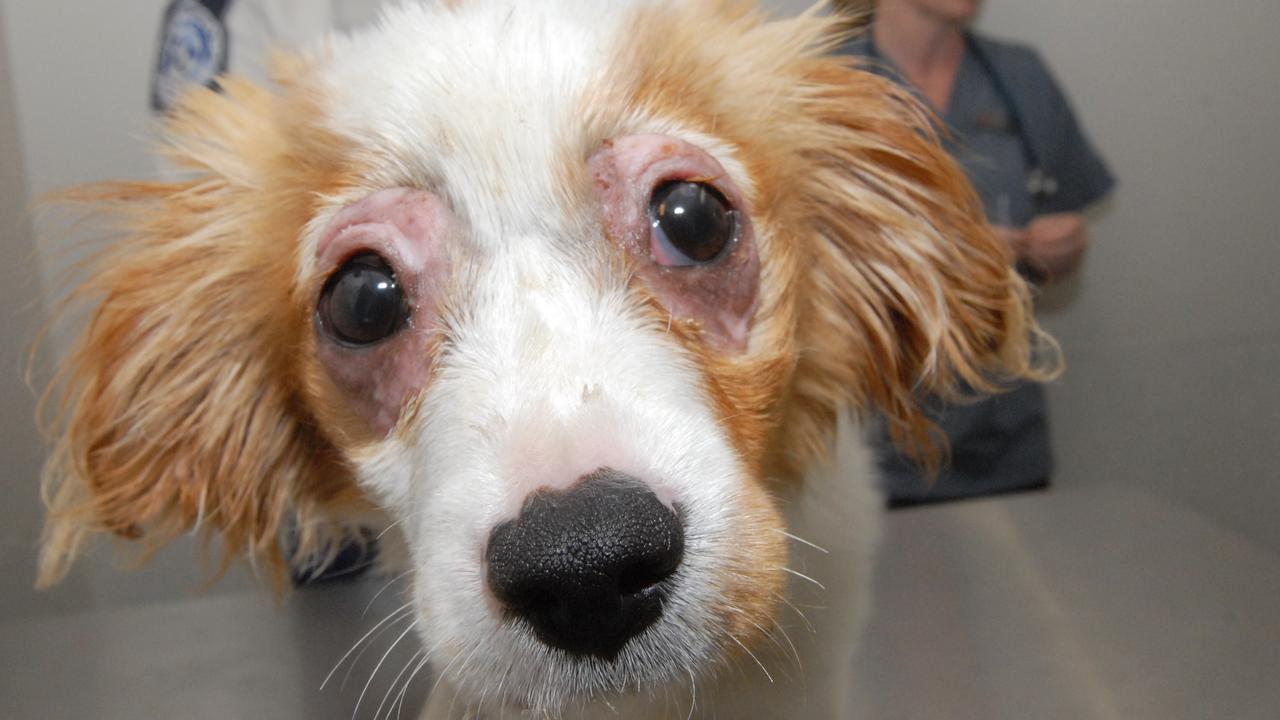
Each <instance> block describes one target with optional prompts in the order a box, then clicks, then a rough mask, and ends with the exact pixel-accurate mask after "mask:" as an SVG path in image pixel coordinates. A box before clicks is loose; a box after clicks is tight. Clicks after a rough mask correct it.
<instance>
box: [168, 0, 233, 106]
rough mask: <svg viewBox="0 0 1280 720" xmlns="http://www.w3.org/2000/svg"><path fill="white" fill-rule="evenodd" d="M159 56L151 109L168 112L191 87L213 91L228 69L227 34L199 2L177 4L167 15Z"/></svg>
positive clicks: (182, 0)
mask: <svg viewBox="0 0 1280 720" xmlns="http://www.w3.org/2000/svg"><path fill="white" fill-rule="evenodd" d="M161 38H162V39H161V41H160V54H159V57H158V58H157V60H156V69H155V75H154V76H153V78H152V83H151V107H152V108H153V109H154V110H156V111H158V112H165V111H167V110H169V109H170V108H171V107H173V103H174V101H175V100H177V98H178V96H179V95H180V94H181V93H182V91H183V90H186V89H187V88H188V87H190V86H192V85H204V86H210V87H212V86H213V84H214V79H215V78H217V76H218V74H219V73H222V72H224V71H225V70H226V69H227V30H226V28H225V27H223V24H222V20H221V19H220V18H219V17H218V15H217V14H215V13H214V12H213V11H211V10H210V9H209V8H208V7H206V6H205V5H204V4H202V3H200V2H198V0H175V2H174V3H173V4H171V5H170V6H169V9H168V11H167V12H166V13H165V24H164V32H163V34H162V36H161Z"/></svg>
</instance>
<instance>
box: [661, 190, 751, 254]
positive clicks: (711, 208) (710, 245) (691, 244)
mask: <svg viewBox="0 0 1280 720" xmlns="http://www.w3.org/2000/svg"><path fill="white" fill-rule="evenodd" d="M649 220H650V224H651V225H652V227H653V247H652V252H653V259H654V260H656V261H657V262H658V263H659V264H661V265H705V264H707V263H710V262H714V261H715V260H717V259H719V258H720V257H721V256H722V255H724V254H725V252H726V251H727V249H728V248H729V246H730V245H732V244H733V241H734V239H735V238H736V236H737V234H738V213H737V212H736V211H735V210H734V209H733V208H732V207H730V205H729V201H728V200H726V199H725V197H724V195H722V194H721V193H720V191H719V190H716V189H715V188H714V187H712V186H710V185H707V184H706V183H700V182H691V181H676V182H668V183H664V184H662V185H659V186H658V188H657V189H656V190H654V192H653V197H652V198H651V199H650V200H649Z"/></svg>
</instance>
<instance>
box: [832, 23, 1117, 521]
mask: <svg viewBox="0 0 1280 720" xmlns="http://www.w3.org/2000/svg"><path fill="white" fill-rule="evenodd" d="M843 50H844V52H847V53H849V54H855V55H860V56H864V57H868V58H870V59H871V60H872V62H873V68H872V69H874V70H875V71H876V72H878V73H880V74H882V75H885V76H886V77H889V78H891V79H894V80H896V81H898V82H903V80H902V77H901V76H900V75H899V74H898V73H897V71H896V70H895V68H894V67H893V66H892V63H891V62H890V61H889V60H888V59H886V58H885V57H884V56H883V55H881V54H879V53H878V52H876V49H875V47H874V45H873V44H872V43H871V40H870V37H869V36H862V37H859V38H856V39H855V40H853V41H851V42H850V43H849V44H847V45H846V46H845V48H844V49H843ZM993 73H994V74H995V75H997V76H998V80H994V79H993V78H992V74H993ZM903 84H907V83H905V82H903ZM1010 105H1014V106H1015V107H1013V108H1011V107H1010ZM940 114H941V116H942V121H943V122H944V123H945V124H946V126H947V128H946V129H947V132H948V133H949V136H948V137H946V138H945V139H944V143H945V144H946V146H947V149H948V151H949V152H951V154H952V155H953V156H954V157H955V158H956V159H957V160H958V161H959V162H960V164H961V165H962V166H963V167H964V170H965V172H966V173H967V174H968V176H969V179H970V180H971V181H972V182H973V184H974V187H975V188H976V189H977V191H978V194H979V196H980V197H981V198H982V202H983V205H984V207H985V208H986V211H987V217H988V219H989V220H990V221H991V222H992V223H994V224H1001V225H1011V226H1015V227H1023V226H1026V225H1027V224H1028V223H1029V222H1030V221H1031V219H1032V218H1033V217H1035V216H1036V215H1041V214H1046V213H1054V212H1078V211H1081V210H1083V209H1084V208H1085V207H1086V206H1088V205H1089V204H1091V203H1093V202H1095V201H1097V200H1099V199H1101V198H1102V197H1103V196H1105V195H1106V194H1107V193H1108V192H1109V191H1110V190H1111V187H1112V186H1113V185H1114V180H1113V179H1112V176H1111V173H1110V172H1109V171H1108V170H1107V167H1106V164H1105V163H1104V162H1103V161H1102V159H1101V158H1100V157H1099V156H1098V154H1097V152H1095V151H1094V149H1093V147H1092V146H1091V145H1090V144H1089V141H1088V140H1087V139H1086V138H1085V136H1084V133H1083V131H1082V130H1081V128H1080V125H1079V123H1078V122H1077V121H1076V118H1075V115H1074V113H1072V111H1071V107H1070V104H1069V103H1068V102H1067V99H1066V97H1065V96H1064V95H1063V93H1062V91H1061V89H1060V88H1059V87H1058V84H1057V83H1056V82H1054V80H1053V77H1052V76H1051V75H1050V73H1049V70H1048V68H1047V67H1046V66H1045V64H1044V63H1043V62H1042V61H1041V60H1040V57H1039V56H1038V55H1037V54H1036V53H1035V51H1033V50H1031V49H1030V48H1027V47H1023V46H1019V45H1013V44H1009V43H1004V42H998V41H994V40H990V39H987V38H982V37H978V36H972V35H971V36H970V38H969V42H968V43H967V45H966V48H965V54H964V56H963V58H962V59H961V61H960V67H959V69H958V71H957V73H956V78H955V86H954V88H953V90H952V93H951V99H950V106H949V107H947V108H945V109H944V110H943V111H941V113H940ZM1029 150H1030V153H1031V154H1029ZM1033 158H1034V160H1035V161H1036V162H1037V163H1038V164H1039V165H1040V166H1041V167H1042V168H1043V169H1044V170H1045V171H1046V172H1045V174H1046V175H1047V176H1049V177H1051V178H1052V179H1053V181H1054V182H1055V183H1056V192H1055V193H1053V194H1052V195H1049V196H1047V197H1044V196H1042V197H1038V198H1036V197H1033V196H1032V194H1031V193H1030V192H1029V190H1028V187H1027V177H1028V173H1029V172H1030V171H1031V170H1032V168H1031V167H1030V163H1031V161H1032V159H1033ZM930 414H931V416H932V417H933V419H934V420H935V422H937V423H938V425H939V427H941V428H942V429H943V430H944V431H945V432H946V434H947V438H948V440H949V443H950V446H951V448H950V449H951V455H950V460H949V463H948V465H947V466H946V467H945V469H944V470H943V472H942V474H941V475H940V476H939V477H938V478H937V479H934V480H931V479H929V478H926V477H924V476H923V473H922V472H921V471H920V470H919V469H918V468H917V467H916V466H915V465H914V464H913V463H912V462H911V461H910V460H909V459H908V458H906V457H905V456H903V455H901V454H900V453H898V452H897V451H896V450H895V449H894V448H893V446H892V443H891V442H890V441H889V439H888V433H887V431H886V430H885V429H884V427H883V426H881V427H878V428H876V429H875V431H874V432H873V434H874V435H875V438H874V439H875V441H876V443H877V445H878V446H879V447H880V458H881V463H880V464H881V467H882V469H883V470H884V472H885V475H886V483H887V487H886V490H887V492H888V494H889V501H890V503H891V504H910V503H915V502H924V501H931V500H944V499H949V498H955V497H966V496H972V495H982V494H989V493H996V492H1004V491H1009V490H1017V489H1024V488H1030V487H1038V486H1042V485H1044V484H1046V483H1047V482H1048V480H1049V475H1050V472H1051V471H1052V469H1053V461H1052V456H1051V453H1050V448H1049V433H1048V426H1047V424H1046V417H1045V415H1046V413H1045V402H1044V390H1043V388H1042V387H1041V386H1039V385H1036V384H1030V383H1023V384H1020V385H1018V386H1016V387H1014V388H1013V389H1011V390H1010V391H1009V392H1007V393H1004V394H1001V395H997V396H995V397H991V398H984V399H981V400H977V401H974V402H972V403H964V404H959V405H951V406H944V405H943V404H942V403H939V402H936V401H934V402H932V403H931V407H930Z"/></svg>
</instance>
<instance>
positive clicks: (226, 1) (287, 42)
mask: <svg viewBox="0 0 1280 720" xmlns="http://www.w3.org/2000/svg"><path fill="white" fill-rule="evenodd" d="M381 5H382V0H171V2H170V3H169V4H168V6H167V7H166V8H165V11H164V16H163V19H162V21H161V26H160V40H159V48H158V50H157V52H156V64H155V67H154V69H153V71H152V76H151V111H152V113H154V114H155V115H156V116H158V117H159V116H163V115H164V114H166V113H168V112H169V111H170V110H171V109H172V108H173V106H174V103H175V102H176V101H177V99H178V97H179V96H180V95H181V94H182V93H183V92H184V91H185V90H187V89H189V88H191V87H192V86H204V87H209V88H213V89H217V87H218V77H219V76H221V75H222V74H224V73H233V74H235V75H239V76H242V77H247V78H249V79H251V80H253V81H255V82H257V83H258V84H260V85H269V84H270V70H271V68H270V64H271V53H272V52H273V51H276V50H290V49H299V48H306V47H310V46H311V45H313V44H315V43H316V42H317V41H319V40H320V39H321V38H323V37H324V36H325V35H326V34H328V33H329V32H331V31H336V30H337V31H340V30H351V29H354V28H357V27H359V26H361V25H364V24H367V23H370V22H372V21H373V20H374V19H376V18H377V14H378V9H379V7H380V6H381ZM159 172H160V174H161V175H162V176H164V175H171V174H172V172H173V169H172V168H167V167H161V168H160V169H159ZM377 554H378V543H377V539H376V538H375V537H374V534H373V532H372V531H370V530H368V529H366V528H349V529H347V532H346V534H345V535H343V536H342V539H339V540H337V541H336V542H335V545H334V546H330V547H328V548H326V552H325V555H324V556H323V557H318V558H298V557H294V558H291V560H290V574H291V576H292V578H293V581H294V584H295V585H307V584H313V583H321V582H329V581H333V580H338V579H347V578H354V577H356V576H358V575H361V574H363V573H364V572H365V571H366V570H368V569H369V568H370V567H371V566H372V565H373V563H374V561H375V559H376V558H377Z"/></svg>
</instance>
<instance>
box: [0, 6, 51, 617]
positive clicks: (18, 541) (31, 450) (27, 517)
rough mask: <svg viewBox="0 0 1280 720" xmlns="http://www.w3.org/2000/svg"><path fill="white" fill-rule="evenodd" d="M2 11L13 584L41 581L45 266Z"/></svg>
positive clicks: (0, 562) (5, 599)
mask: <svg viewBox="0 0 1280 720" xmlns="http://www.w3.org/2000/svg"><path fill="white" fill-rule="evenodd" d="M4 26H5V18H4V14H3V12H0V257H4V258H5V259H6V260H5V262H3V263H0V338H3V341H2V342H0V578H4V582H5V584H6V585H8V586H19V587H29V586H30V585H31V583H32V582H33V580H34V579H35V578H34V575H35V572H34V567H33V562H32V551H33V548H34V543H35V538H36V536H37V534H38V533H39V528H40V502H39V493H38V489H37V488H38V483H37V481H38V478H39V474H40V462H41V458H42V454H41V451H40V438H39V436H38V434H37V433H36V429H35V425H34V422H33V415H34V410H35V399H34V396H33V394H32V393H31V392H30V391H28V389H27V388H26V386H25V385H24V384H23V383H22V366H23V363H24V361H25V359H26V358H25V353H24V352H23V349H24V347H25V346H26V345H28V344H29V343H30V342H31V339H32V338H33V337H34V335H35V332H36V327H37V325H38V323H39V316H40V307H39V302H38V298H39V293H40V284H39V279H38V278H39V274H38V273H33V272H32V270H33V268H34V267H36V266H37V258H36V254H35V248H34V247H33V245H32V242H31V228H30V225H29V224H28V223H27V222H26V217H25V213H24V210H25V207H24V205H25V202H26V197H27V193H26V178H25V177H24V175H23V166H22V163H21V162H20V152H19V148H20V147H21V139H20V137H19V134H18V118H17V114H16V113H15V112H14V110H13V108H14V103H13V91H12V90H13V88H12V83H11V82H10V73H9V67H8V64H7V63H6V61H5V58H6V57H7V50H8V48H7V46H6V44H5V39H4V33H3V29H4ZM37 605H38V602H37V599H36V598H35V597H34V596H32V595H31V594H30V593H19V592H11V593H4V594H0V618H4V617H5V616H7V615H12V614H16V613H19V612H26V611H30V610H32V609H34V608H35V607H36V606H37Z"/></svg>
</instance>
